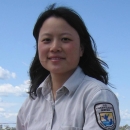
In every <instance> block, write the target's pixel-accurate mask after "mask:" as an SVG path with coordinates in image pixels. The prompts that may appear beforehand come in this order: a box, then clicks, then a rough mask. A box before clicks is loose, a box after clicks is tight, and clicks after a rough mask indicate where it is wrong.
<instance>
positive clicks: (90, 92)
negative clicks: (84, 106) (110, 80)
mask: <svg viewBox="0 0 130 130" xmlns="http://www.w3.org/2000/svg"><path fill="white" fill-rule="evenodd" d="M79 89H80V91H82V93H83V94H84V95H85V97H86V98H87V99H86V100H87V101H88V102H90V101H91V100H92V99H93V98H94V97H96V95H97V97H99V100H100V101H105V99H110V96H111V98H113V99H114V100H115V101H116V102H118V99H117V97H116V95H115V94H114V93H113V91H112V90H111V88H110V87H109V86H107V85H106V84H104V83H102V82H101V81H99V80H97V79H95V78H92V77H89V76H87V75H86V76H85V77H84V79H83V81H82V83H81V84H80V86H79ZM101 99H102V100H101Z"/></svg>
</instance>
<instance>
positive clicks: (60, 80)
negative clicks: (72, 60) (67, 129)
mask: <svg viewBox="0 0 130 130" xmlns="http://www.w3.org/2000/svg"><path fill="white" fill-rule="evenodd" d="M73 72H74V70H73V71H70V72H67V73H64V74H55V73H51V81H52V92H53V97H54V100H55V98H56V91H57V90H58V89H59V88H61V87H62V86H63V84H64V83H65V82H66V80H67V79H68V78H69V77H70V76H71V75H72V74H73Z"/></svg>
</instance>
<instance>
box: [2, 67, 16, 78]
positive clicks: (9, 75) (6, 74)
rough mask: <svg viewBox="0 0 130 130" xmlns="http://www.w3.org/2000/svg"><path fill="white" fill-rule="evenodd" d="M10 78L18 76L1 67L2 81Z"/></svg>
mask: <svg viewBox="0 0 130 130" xmlns="http://www.w3.org/2000/svg"><path fill="white" fill-rule="evenodd" d="M9 78H16V74H15V73H14V72H9V71H8V70H6V69H4V68H2V67H1V66H0V79H9Z"/></svg>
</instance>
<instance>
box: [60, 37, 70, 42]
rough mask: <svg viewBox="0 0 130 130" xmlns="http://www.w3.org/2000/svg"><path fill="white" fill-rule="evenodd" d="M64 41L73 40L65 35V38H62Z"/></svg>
mask: <svg viewBox="0 0 130 130" xmlns="http://www.w3.org/2000/svg"><path fill="white" fill-rule="evenodd" d="M62 41H63V42H69V41H71V39H69V38H67V37H64V38H62Z"/></svg>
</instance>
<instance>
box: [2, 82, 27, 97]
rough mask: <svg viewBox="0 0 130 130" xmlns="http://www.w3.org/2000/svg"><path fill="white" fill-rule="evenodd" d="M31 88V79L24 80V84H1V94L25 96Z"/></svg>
mask: <svg viewBox="0 0 130 130" xmlns="http://www.w3.org/2000/svg"><path fill="white" fill-rule="evenodd" d="M28 88H29V80H26V81H24V83H23V84H21V85H19V86H13V85H11V84H1V85H0V95H1V96H8V95H9V94H11V95H15V96H25V95H26V92H27V91H28Z"/></svg>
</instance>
